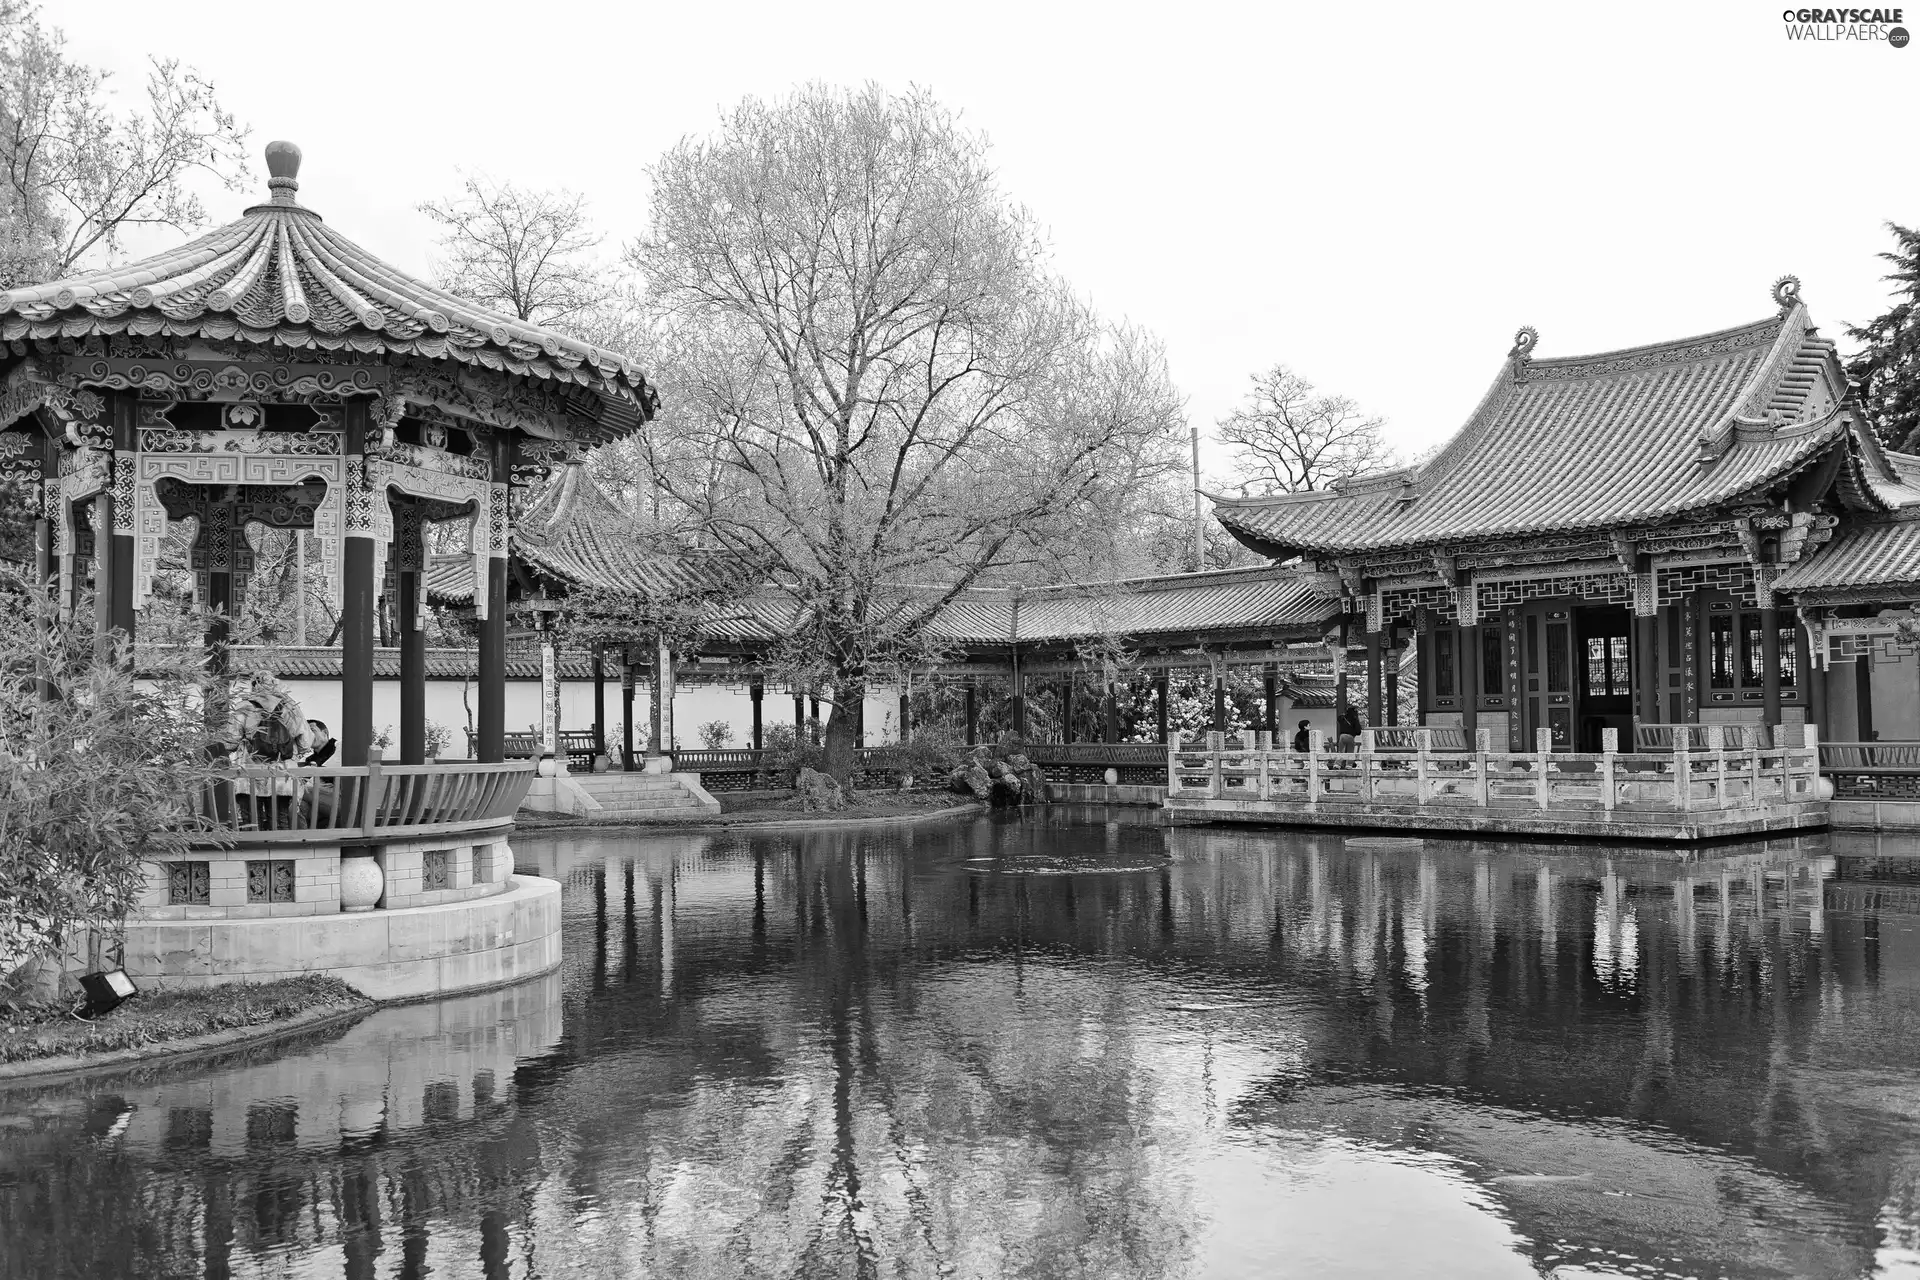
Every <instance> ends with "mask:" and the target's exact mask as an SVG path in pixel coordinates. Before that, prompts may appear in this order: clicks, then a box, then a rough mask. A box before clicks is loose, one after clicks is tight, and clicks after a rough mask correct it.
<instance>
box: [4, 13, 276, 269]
mask: <svg viewBox="0 0 1920 1280" xmlns="http://www.w3.org/2000/svg"><path fill="white" fill-rule="evenodd" d="M246 140H247V130H246V129H244V128H242V127H241V126H240V124H239V123H238V122H237V121H236V120H235V118H234V116H233V115H232V114H231V113H230V112H226V111H222V110H221V109H220V104H219V100H218V99H217V98H216V96H215V94H214V89H213V86H212V85H211V84H209V83H207V82H206V81H205V80H202V79H201V78H200V77H199V76H198V75H197V74H196V73H195V72H193V71H192V70H191V69H188V68H183V67H182V66H181V65H180V63H179V62H178V61H177V60H174V59H161V58H155V59H153V69H152V71H151V72H150V73H149V74H148V76H147V85H146V103H145V105H144V106H143V107H139V108H135V109H134V110H133V111H131V112H129V113H127V114H125V115H121V114H118V113H116V112H115V111H113V110H112V108H111V106H110V104H109V101H108V89H107V75H106V73H105V72H102V71H98V70H95V69H94V68H92V67H87V66H83V65H81V64H80V63H77V62H74V61H72V60H71V59H69V58H68V57H67V52H66V36H65V34H64V33H62V32H61V31H60V29H59V28H57V27H55V28H51V29H49V28H45V27H42V26H41V25H40V21H39V13H38V11H37V10H36V9H35V8H34V7H33V6H31V5H26V4H20V3H16V2H13V0H0V287H10V286H12V285H15V284H19V283H22V282H24V281H30V280H47V279H55V278H58V277H60V276H63V275H66V274H68V273H69V272H70V271H72V270H73V268H74V266H75V265H76V264H77V263H78V262H79V261H80V260H81V259H82V258H84V257H86V256H88V255H89V254H102V255H108V256H111V255H113V254H116V253H118V252H119V249H120V244H121V237H122V235H123V233H124V232H126V231H127V230H128V229H129V228H133V227H141V226H157V227H171V228H174V229H175V230H179V231H190V230H192V229H194V228H196V227H198V226H200V225H202V224H203V223H204V222H205V221H206V209H205V208H204V206H203V205H202V204H201V202H200V198H199V196H198V195H196V194H195V193H194V191H193V190H192V187H191V185H190V184H191V182H192V180H193V179H194V178H195V177H196V175H206V176H208V177H210V178H211V179H212V180H214V181H217V182H219V183H220V184H221V185H223V186H225V187H226V188H227V189H228V190H230V191H237V190H240V189H241V188H243V187H244V186H245V185H246V183H247V163H246V156H245V146H246Z"/></svg>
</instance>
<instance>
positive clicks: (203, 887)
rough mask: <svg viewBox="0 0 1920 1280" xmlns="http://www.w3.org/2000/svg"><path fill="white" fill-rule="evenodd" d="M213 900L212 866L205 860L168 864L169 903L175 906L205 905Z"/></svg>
mask: <svg viewBox="0 0 1920 1280" xmlns="http://www.w3.org/2000/svg"><path fill="white" fill-rule="evenodd" d="M212 901H213V874H212V868H211V867H209V866H208V864H206V863H204V862H169V863H168V864H167V903H168V905H169V906H175V907H204V906H207V905H209V904H210V903H211V902H212Z"/></svg>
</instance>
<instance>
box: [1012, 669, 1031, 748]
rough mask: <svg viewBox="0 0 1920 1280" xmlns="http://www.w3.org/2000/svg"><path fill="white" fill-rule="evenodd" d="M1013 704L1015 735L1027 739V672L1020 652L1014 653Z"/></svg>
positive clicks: (1020, 738) (1023, 740)
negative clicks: (1022, 665)
mask: <svg viewBox="0 0 1920 1280" xmlns="http://www.w3.org/2000/svg"><path fill="white" fill-rule="evenodd" d="M1012 701H1013V705H1012V707H1011V708H1010V710H1011V711H1012V716H1011V717H1010V718H1011V720H1012V721H1013V736H1014V738H1015V739H1016V740H1017V741H1020V742H1025V741H1026V740H1027V673H1026V670H1025V669H1024V668H1022V667H1021V665H1020V654H1019V653H1018V651H1016V652H1015V653H1014V655H1013V699H1012Z"/></svg>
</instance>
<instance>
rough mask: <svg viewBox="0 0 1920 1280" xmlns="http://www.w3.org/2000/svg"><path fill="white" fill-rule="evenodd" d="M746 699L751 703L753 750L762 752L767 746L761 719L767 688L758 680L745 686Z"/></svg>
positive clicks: (763, 722)
mask: <svg viewBox="0 0 1920 1280" xmlns="http://www.w3.org/2000/svg"><path fill="white" fill-rule="evenodd" d="M747 699H748V701H750V702H752V703H753V749H754V750H755V751H763V750H765V749H766V745H767V735H766V722H765V720H763V719H762V716H763V714H764V710H763V704H764V703H765V702H766V700H767V686H765V685H763V684H761V683H760V682H759V681H758V680H755V681H753V682H752V683H751V684H749V685H748V686H747Z"/></svg>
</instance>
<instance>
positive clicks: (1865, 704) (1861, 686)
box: [1853, 653, 1874, 742]
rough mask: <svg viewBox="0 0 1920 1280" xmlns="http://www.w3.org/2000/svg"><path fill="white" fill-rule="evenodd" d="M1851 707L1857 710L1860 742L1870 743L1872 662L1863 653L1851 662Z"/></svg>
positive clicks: (1871, 738) (1871, 732)
mask: <svg viewBox="0 0 1920 1280" xmlns="http://www.w3.org/2000/svg"><path fill="white" fill-rule="evenodd" d="M1853 705H1854V706H1856V707H1858V708H1859V713H1858V716H1859V724H1858V732H1859V734H1860V741H1862V742H1872V741H1873V740H1874V729H1873V660H1872V659H1871V658H1869V657H1868V656H1867V655H1866V654H1864V653H1863V654H1861V655H1860V656H1859V657H1858V658H1855V659H1854V662H1853Z"/></svg>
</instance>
